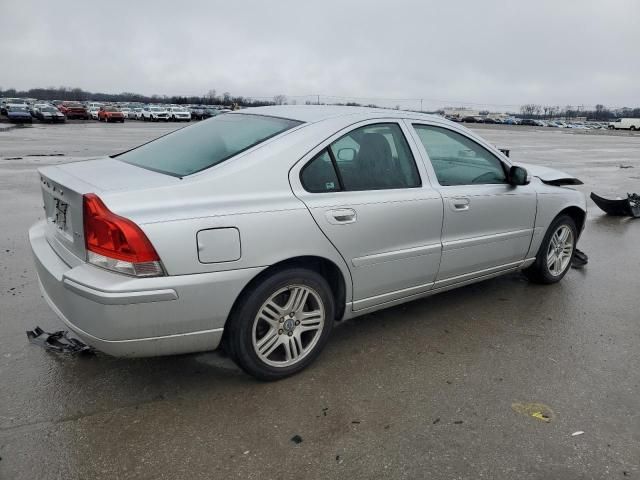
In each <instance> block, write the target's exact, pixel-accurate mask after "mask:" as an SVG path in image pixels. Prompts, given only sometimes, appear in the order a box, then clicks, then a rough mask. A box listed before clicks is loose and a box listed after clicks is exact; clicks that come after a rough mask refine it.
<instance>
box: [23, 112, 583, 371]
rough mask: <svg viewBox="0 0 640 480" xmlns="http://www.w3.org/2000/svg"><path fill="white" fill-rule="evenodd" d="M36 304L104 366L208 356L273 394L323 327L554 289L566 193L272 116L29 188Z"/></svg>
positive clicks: (571, 246) (351, 126)
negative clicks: (504, 285)
mask: <svg viewBox="0 0 640 480" xmlns="http://www.w3.org/2000/svg"><path fill="white" fill-rule="evenodd" d="M39 181H40V184H41V185H40V187H41V189H42V195H43V199H44V208H45V211H46V218H45V219H44V220H42V221H41V222H39V223H37V224H35V225H34V226H33V227H32V228H31V230H30V232H29V238H30V242H31V247H32V250H33V253H34V256H35V262H36V266H37V272H38V277H39V280H40V284H41V287H42V291H43V294H44V298H45V299H46V301H47V302H48V304H49V305H50V306H51V308H52V309H53V310H54V312H55V313H56V314H57V315H58V316H59V317H60V319H61V320H62V321H63V322H64V323H65V324H66V326H67V327H68V328H70V329H71V330H73V331H74V332H75V333H76V334H77V335H78V336H79V337H81V338H82V339H83V340H84V341H85V342H86V343H88V344H90V345H92V346H94V347H95V348H97V349H99V350H101V351H103V352H106V353H108V354H111V355H116V356H131V357H135V356H154V355H170V354H180V353H187V352H197V351H204V350H213V349H215V348H217V347H218V346H220V345H222V346H224V348H225V349H226V351H227V352H228V353H229V354H230V356H231V357H232V358H233V359H234V360H235V361H236V362H237V363H238V365H240V367H242V368H243V369H244V370H245V371H246V372H248V373H250V374H252V375H254V376H256V377H258V378H260V379H265V380H273V379H278V378H281V377H284V376H287V375H291V374H293V373H296V372H298V371H300V370H302V369H303V368H305V367H306V366H308V365H309V364H310V363H311V362H312V361H313V360H314V359H315V358H316V357H317V356H318V355H319V353H320V351H321V350H322V348H323V347H324V345H325V344H326V343H327V341H328V339H329V335H330V333H331V331H332V328H333V326H334V323H335V322H336V321H340V320H344V319H348V318H351V317H355V316H358V315H362V314H365V313H369V312H372V311H374V310H378V309H382V308H386V307H389V306H392V305H398V304H400V303H402V302H407V301H410V300H414V299H417V298H421V297H425V296H428V295H432V294H435V293H438V292H442V291H444V290H449V289H452V288H456V287H459V286H462V285H467V284H469V283H472V282H477V281H480V280H484V279H487V278H491V277H494V276H497V275H501V274H505V273H508V272H514V271H517V270H522V271H523V272H524V273H525V274H526V276H527V277H528V278H529V279H531V280H532V281H535V282H539V283H546V284H553V283H555V282H558V281H559V280H561V279H562V277H563V276H564V275H565V274H566V273H567V271H568V270H569V268H570V265H571V260H572V257H573V255H574V252H575V250H576V243H577V241H578V237H579V235H580V233H581V232H582V230H583V227H584V224H585V215H586V204H585V198H584V196H583V195H582V194H581V193H579V192H578V191H576V190H575V189H573V188H572V185H575V184H579V183H580V181H579V180H577V179H575V178H574V177H572V176H571V175H567V174H564V173H562V172H558V171H556V170H552V169H548V168H542V167H535V166H525V165H515V164H514V163H513V162H512V161H511V160H510V159H509V158H507V157H505V156H504V155H503V154H502V153H501V152H500V151H499V150H497V149H496V148H495V147H494V146H492V145H490V144H489V143H487V142H486V141H484V140H483V139H482V138H480V137H478V136H477V135H476V134H474V133H472V132H471V131H469V130H467V129H466V128H464V127H463V126H461V125H459V124H456V123H452V122H449V121H447V120H445V119H443V118H441V117H435V116H429V115H422V114H418V113H412V112H398V111H390V110H378V109H365V108H352V107H330V106H326V107H325V106H277V107H276V106H274V107H261V108H252V109H246V110H242V111H241V112H231V113H228V114H226V115H220V116H217V117H214V118H211V119H209V120H206V121H203V122H200V123H198V124H195V125H193V126H189V127H186V128H183V129H180V130H177V131H175V132H173V133H170V134H168V135H165V136H163V137H161V138H159V139H157V140H155V141H152V142H149V143H146V144H144V145H142V146H140V147H137V148H135V149H132V150H128V151H126V152H124V153H120V154H117V155H113V156H111V157H107V158H103V159H98V160H90V161H85V162H78V163H70V164H66V165H57V166H48V167H44V168H42V169H40V171H39Z"/></svg>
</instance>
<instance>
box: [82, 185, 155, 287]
mask: <svg viewBox="0 0 640 480" xmlns="http://www.w3.org/2000/svg"><path fill="white" fill-rule="evenodd" d="M83 214H84V242H85V246H86V248H87V261H88V262H89V263H91V264H93V265H96V266H98V267H102V268H105V269H107V270H112V271H114V272H119V273H124V274H127V275H133V276H136V277H156V276H159V275H164V270H163V268H162V264H161V263H160V258H159V257H158V254H157V253H156V250H155V248H153V245H151V242H150V241H149V239H148V238H147V236H146V235H145V234H144V232H143V231H142V230H141V229H140V227H138V226H137V225H136V224H135V223H133V222H132V221H131V220H129V219H127V218H124V217H121V216H120V215H116V214H115V213H113V212H112V211H111V210H109V209H108V208H107V207H106V205H105V204H104V203H102V200H100V197H98V196H97V195H95V194H93V193H88V194H86V195H84V197H83Z"/></svg>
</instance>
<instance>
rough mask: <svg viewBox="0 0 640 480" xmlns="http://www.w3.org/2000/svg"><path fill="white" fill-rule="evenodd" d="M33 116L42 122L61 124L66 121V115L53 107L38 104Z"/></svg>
mask: <svg viewBox="0 0 640 480" xmlns="http://www.w3.org/2000/svg"><path fill="white" fill-rule="evenodd" d="M32 114H33V116H34V117H36V118H37V119H38V120H40V121H42V122H51V123H56V122H58V123H61V122H64V121H65V120H66V117H65V116H64V114H63V113H62V112H61V111H60V110H58V109H57V108H56V107H54V106H53V105H46V104H36V105H35V106H34V108H33V112H32Z"/></svg>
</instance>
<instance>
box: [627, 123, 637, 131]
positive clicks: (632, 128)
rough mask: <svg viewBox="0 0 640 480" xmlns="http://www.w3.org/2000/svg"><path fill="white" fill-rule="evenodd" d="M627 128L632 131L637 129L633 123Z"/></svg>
mask: <svg viewBox="0 0 640 480" xmlns="http://www.w3.org/2000/svg"><path fill="white" fill-rule="evenodd" d="M629 130H631V131H632V132H635V131H636V130H637V128H636V126H635V125H631V126H630V127H629Z"/></svg>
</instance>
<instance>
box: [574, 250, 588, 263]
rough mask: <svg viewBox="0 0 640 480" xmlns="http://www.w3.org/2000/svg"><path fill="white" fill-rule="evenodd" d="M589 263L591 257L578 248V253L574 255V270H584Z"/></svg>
mask: <svg viewBox="0 0 640 480" xmlns="http://www.w3.org/2000/svg"><path fill="white" fill-rule="evenodd" d="M587 263H589V257H587V254H586V253H584V252H583V251H582V250H578V249H577V248H576V253H574V254H573V260H571V266H572V267H573V268H582V267H584V266H585V265H586V264H587Z"/></svg>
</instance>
